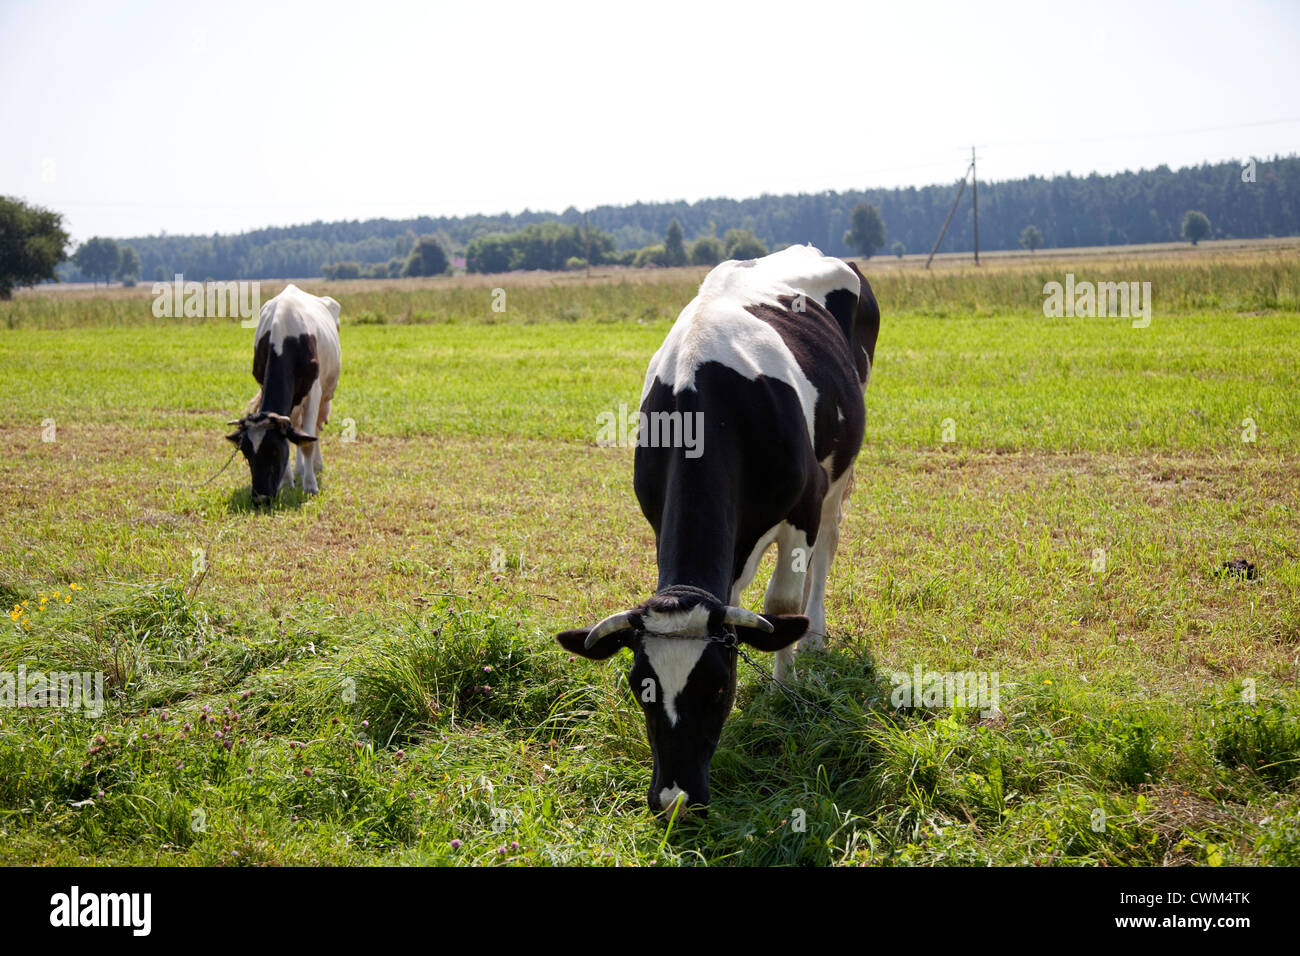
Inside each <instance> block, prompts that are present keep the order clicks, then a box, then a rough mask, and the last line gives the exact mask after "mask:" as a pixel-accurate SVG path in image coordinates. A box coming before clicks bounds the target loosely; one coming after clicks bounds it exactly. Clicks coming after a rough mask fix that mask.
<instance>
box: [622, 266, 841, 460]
mask: <svg viewBox="0 0 1300 956" xmlns="http://www.w3.org/2000/svg"><path fill="white" fill-rule="evenodd" d="M858 287H859V280H858V277H857V276H856V275H855V274H854V272H853V270H852V269H850V268H849V267H848V266H847V265H845V264H844V263H843V262H841V261H840V260H839V259H836V258H833V257H830V256H824V255H822V254H821V252H819V251H818V250H817V249H815V248H813V247H812V246H790V247H789V248H788V249H783V250H781V251H780V252H776V253H773V254H772V255H770V256H764V257H763V258H762V259H756V260H753V262H752V264H749V265H741V264H740V263H738V262H736V261H734V260H731V261H728V262H724V263H722V264H721V265H719V266H717V267H715V268H714V269H713V271H712V272H710V273H709V274H708V275H707V276H705V277H704V282H703V283H701V284H700V291H699V294H698V295H696V296H695V298H694V299H692V300H691V301H690V303H689V304H688V305H687V306H686V308H684V309H683V310H682V312H681V314H680V315H679V316H678V317H677V321H676V322H675V323H674V324H673V327H672V329H671V330H670V331H669V332H668V336H667V338H665V339H664V344H663V345H661V346H660V347H659V351H658V352H656V353H655V356H654V358H653V359H651V360H650V368H649V369H648V371H647V372H646V378H645V385H644V387H643V388H642V390H641V404H642V405H644V404H645V399H646V395H648V394H649V392H650V389H651V387H653V385H654V381H655V379H656V378H658V379H659V381H661V382H663V383H664V384H665V385H669V386H671V387H672V390H673V394H674V395H675V394H677V393H679V392H681V391H684V390H685V389H692V388H694V387H695V370H696V368H698V367H699V366H700V365H701V364H703V363H704V362H718V363H720V364H722V365H725V366H726V367H727V368H730V369H732V370H733V371H735V372H738V373H740V374H741V375H743V376H744V377H745V378H747V379H749V380H750V381H753V380H754V379H756V378H758V377H759V376H760V375H764V376H767V377H769V378H773V379H776V380H777V381H781V382H785V383H786V384H787V385H789V386H790V387H791V388H792V389H794V391H795V394H797V395H798V396H799V404H800V406H801V407H802V409H803V413H804V420H805V422H806V423H807V426H808V436H809V439H810V440H812V437H813V434H814V432H813V412H814V410H815V409H816V407H817V389H816V388H814V387H813V384H812V382H810V381H809V380H808V376H806V375H805V374H804V373H803V370H802V369H801V368H800V367H799V363H798V362H797V361H796V360H795V357H794V354H793V353H792V352H791V351H790V349H789V347H788V346H787V345H786V344H785V341H784V340H783V339H782V338H781V336H780V335H779V334H778V333H777V331H776V329H774V328H773V327H772V326H771V325H769V324H768V323H766V322H764V321H763V320H762V319H760V318H757V317H756V316H754V315H752V314H751V313H750V312H748V311H746V306H751V305H770V306H775V307H777V308H780V298H781V297H782V296H790V297H795V296H799V295H803V296H806V297H809V298H815V299H816V300H817V301H818V302H820V303H821V304H822V305H825V304H826V297H827V296H828V295H830V293H832V292H834V291H835V290H836V289H850V290H854V291H855V292H856V290H857V289H858Z"/></svg>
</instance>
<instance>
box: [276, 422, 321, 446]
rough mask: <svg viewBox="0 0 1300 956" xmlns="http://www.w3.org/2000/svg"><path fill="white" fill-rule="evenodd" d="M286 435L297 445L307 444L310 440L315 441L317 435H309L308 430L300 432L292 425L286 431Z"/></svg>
mask: <svg viewBox="0 0 1300 956" xmlns="http://www.w3.org/2000/svg"><path fill="white" fill-rule="evenodd" d="M284 437H285V438H287V439H289V441H291V442H293V443H294V444H295V445H305V444H307V443H308V442H314V441H315V440H316V436H315V435H308V434H307V433H306V432H300V431H298V429H296V428H294V427H293V426H292V425H290V426H289V429H288V430H287V431H286V432H285V433H284Z"/></svg>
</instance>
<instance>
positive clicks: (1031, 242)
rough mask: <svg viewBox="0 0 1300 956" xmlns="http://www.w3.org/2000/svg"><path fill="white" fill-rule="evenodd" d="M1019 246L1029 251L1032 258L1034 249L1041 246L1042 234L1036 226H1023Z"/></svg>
mask: <svg viewBox="0 0 1300 956" xmlns="http://www.w3.org/2000/svg"><path fill="white" fill-rule="evenodd" d="M1020 244H1021V245H1022V246H1024V247H1025V248H1026V249H1028V250H1029V254H1030V255H1031V256H1032V255H1033V254H1034V250H1035V249H1041V248H1042V246H1043V234H1042V233H1041V232H1039V231H1038V227H1037V226H1025V228H1024V229H1022V230H1020Z"/></svg>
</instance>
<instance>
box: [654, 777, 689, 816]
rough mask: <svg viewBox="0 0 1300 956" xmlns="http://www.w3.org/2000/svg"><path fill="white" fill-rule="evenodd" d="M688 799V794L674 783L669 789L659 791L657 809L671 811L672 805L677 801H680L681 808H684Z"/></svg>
mask: <svg viewBox="0 0 1300 956" xmlns="http://www.w3.org/2000/svg"><path fill="white" fill-rule="evenodd" d="M690 798H691V795H690V794H689V793H687V792H686V791H685V790H683V789H682V788H681V787H679V786H677V784H675V783H674V784H673V785H672V786H671V787H664V788H663V789H662V790H660V791H659V809H661V810H672V808H673V804H674V803H676V802H677V801H678V800H680V801H681V802H682V806H683V807H685V806H686V802H687V801H688V800H690Z"/></svg>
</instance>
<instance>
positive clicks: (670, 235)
mask: <svg viewBox="0 0 1300 956" xmlns="http://www.w3.org/2000/svg"><path fill="white" fill-rule="evenodd" d="M684 239H685V237H684V236H683V235H682V226H681V223H679V222H678V221H677V220H676V219H674V220H673V221H672V222H670V223H669V224H668V231H667V232H665V233H664V262H665V264H667V265H670V266H684V265H686V243H685V241H684Z"/></svg>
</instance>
